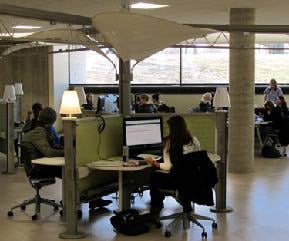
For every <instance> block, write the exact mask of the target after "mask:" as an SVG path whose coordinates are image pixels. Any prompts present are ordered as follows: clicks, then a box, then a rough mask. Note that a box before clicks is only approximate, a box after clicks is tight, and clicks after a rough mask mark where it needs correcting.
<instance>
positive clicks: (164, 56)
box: [131, 48, 180, 85]
mask: <svg viewBox="0 0 289 241" xmlns="http://www.w3.org/2000/svg"><path fill="white" fill-rule="evenodd" d="M134 63H135V62H132V64H131V65H132V66H133V65H134ZM179 83H180V49H179V48H167V49H165V50H162V51H160V52H158V53H156V54H154V55H152V56H150V57H149V58H146V59H145V60H143V61H141V62H139V63H138V64H137V65H136V66H135V67H134V69H133V81H132V84H161V85H162V84H179Z"/></svg>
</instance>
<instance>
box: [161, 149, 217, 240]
mask: <svg viewBox="0 0 289 241" xmlns="http://www.w3.org/2000/svg"><path fill="white" fill-rule="evenodd" d="M171 175H173V176H174V178H175V180H176V189H175V190H161V192H162V193H163V194H164V195H166V196H173V197H174V198H176V200H177V201H178V202H180V204H181V205H182V206H183V212H181V213H174V214H172V215H168V216H163V217H160V218H159V220H160V221H161V220H169V219H174V220H173V221H172V222H171V223H170V224H169V225H167V226H166V231H165V236H166V237H170V236H171V228H172V227H173V226H174V225H175V224H176V223H177V221H178V220H183V228H184V230H186V229H188V228H189V224H190V222H192V223H195V224H197V225H198V226H199V227H200V228H202V238H207V232H206V230H205V228H204V226H203V225H202V224H201V223H200V222H199V221H198V220H208V221H212V222H213V223H212V228H214V229H216V228H217V223H216V221H215V220H214V219H213V218H211V217H207V216H202V215H198V214H196V213H194V203H196V204H200V205H207V206H212V205H214V201H213V192H212V188H213V187H214V186H215V184H216V183H217V182H218V178H217V170H216V168H215V166H214V164H213V163H212V162H211V160H210V158H209V157H208V155H207V152H206V151H198V152H192V153H189V154H185V155H183V158H182V160H180V161H179V162H178V163H177V164H175V165H174V168H173V170H171ZM192 202H193V207H192V210H193V211H192V212H186V209H187V208H186V207H191V205H192ZM158 225H159V226H160V223H158Z"/></svg>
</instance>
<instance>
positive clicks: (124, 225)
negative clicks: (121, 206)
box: [110, 209, 149, 236]
mask: <svg viewBox="0 0 289 241" xmlns="http://www.w3.org/2000/svg"><path fill="white" fill-rule="evenodd" d="M110 223H111V225H112V226H113V228H114V230H115V231H116V232H119V233H122V234H125V235H128V236H136V235H139V234H142V233H147V232H148V231H149V226H148V225H147V224H145V223H144V222H142V221H141V220H140V217H139V213H138V211H137V210H135V209H128V210H126V211H122V212H119V213H117V214H116V215H115V216H113V217H111V218H110Z"/></svg>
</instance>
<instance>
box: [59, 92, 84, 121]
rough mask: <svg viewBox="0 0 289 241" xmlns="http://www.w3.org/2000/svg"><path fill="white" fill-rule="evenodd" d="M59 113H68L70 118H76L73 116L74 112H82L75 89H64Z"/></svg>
mask: <svg viewBox="0 0 289 241" xmlns="http://www.w3.org/2000/svg"><path fill="white" fill-rule="evenodd" d="M59 113H60V114H68V115H69V117H68V119H75V118H76V117H72V115H73V114H81V109H80V106H79V99H78V96H77V92H76V91H75V90H65V91H64V93H63V95H62V101H61V106H60V111H59ZM65 119H67V118H65Z"/></svg>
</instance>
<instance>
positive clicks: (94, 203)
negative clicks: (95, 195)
mask: <svg viewBox="0 0 289 241" xmlns="http://www.w3.org/2000/svg"><path fill="white" fill-rule="evenodd" d="M111 203H112V201H111V200H104V199H102V198H99V199H94V200H92V201H90V202H89V209H94V208H99V207H105V206H107V205H109V204H111Z"/></svg>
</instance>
